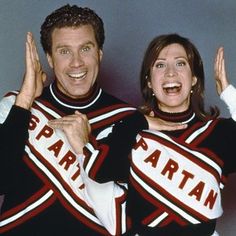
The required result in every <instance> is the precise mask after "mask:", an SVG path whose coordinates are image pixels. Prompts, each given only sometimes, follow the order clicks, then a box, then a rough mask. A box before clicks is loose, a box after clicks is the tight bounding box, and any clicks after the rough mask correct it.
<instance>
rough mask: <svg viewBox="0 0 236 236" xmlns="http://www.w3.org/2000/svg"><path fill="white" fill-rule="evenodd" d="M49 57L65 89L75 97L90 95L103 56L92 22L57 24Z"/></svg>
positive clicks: (58, 83) (67, 93)
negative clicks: (74, 24)
mask: <svg viewBox="0 0 236 236" xmlns="http://www.w3.org/2000/svg"><path fill="white" fill-rule="evenodd" d="M47 59H48V62H49V65H50V67H51V68H52V69H53V70H54V73H55V75H56V83H57V86H58V88H59V90H60V91H61V92H62V93H64V94H65V95H67V96H69V97H71V98H74V99H79V98H83V97H86V96H87V95H88V94H89V92H90V90H91V88H92V86H93V85H94V83H95V81H96V79H97V75H98V71H99V66H100V62H101V59H102V51H101V50H100V49H99V48H98V45H97V41H96V39H95V35H94V31H93V28H92V26H90V25H84V26H80V27H73V28H72V27H65V28H56V29H55V30H54V31H53V33H52V55H49V54H47Z"/></svg>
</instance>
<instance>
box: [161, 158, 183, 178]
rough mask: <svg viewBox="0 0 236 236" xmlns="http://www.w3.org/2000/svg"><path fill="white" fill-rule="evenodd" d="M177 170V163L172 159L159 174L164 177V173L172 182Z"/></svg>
mask: <svg viewBox="0 0 236 236" xmlns="http://www.w3.org/2000/svg"><path fill="white" fill-rule="evenodd" d="M178 169H179V165H178V163H177V162H176V161H174V160H172V159H169V160H168V162H167V163H166V165H165V167H164V169H163V170H162V172H161V174H162V175H164V176H165V175H166V173H168V176H167V178H168V179H169V180H172V178H173V175H174V173H176V172H177V171H178Z"/></svg>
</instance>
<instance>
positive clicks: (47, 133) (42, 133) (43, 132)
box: [36, 125, 53, 140]
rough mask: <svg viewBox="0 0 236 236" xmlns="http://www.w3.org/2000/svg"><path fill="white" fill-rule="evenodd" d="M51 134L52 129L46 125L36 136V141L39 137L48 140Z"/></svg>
mask: <svg viewBox="0 0 236 236" xmlns="http://www.w3.org/2000/svg"><path fill="white" fill-rule="evenodd" d="M52 134H53V129H52V128H50V127H49V126H48V125H45V126H44V127H43V128H42V130H41V131H40V132H39V133H38V135H37V136H36V139H37V140H39V139H40V138H41V137H45V138H49V137H51V136H52Z"/></svg>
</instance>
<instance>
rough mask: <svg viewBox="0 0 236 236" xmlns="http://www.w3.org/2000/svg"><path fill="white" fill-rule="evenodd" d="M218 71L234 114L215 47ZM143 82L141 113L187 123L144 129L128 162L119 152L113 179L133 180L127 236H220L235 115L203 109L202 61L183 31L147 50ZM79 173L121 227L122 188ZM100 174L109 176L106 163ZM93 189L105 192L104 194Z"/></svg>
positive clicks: (101, 210)
mask: <svg viewBox="0 0 236 236" xmlns="http://www.w3.org/2000/svg"><path fill="white" fill-rule="evenodd" d="M215 76H216V85H217V92H218V94H220V96H221V98H222V99H223V100H224V101H225V102H226V104H227V105H228V106H229V109H230V112H231V115H232V117H233V118H234V117H235V115H236V114H234V111H236V103H235V101H236V90H235V89H234V88H233V87H232V86H231V85H229V83H228V81H227V78H226V73H225V66H224V57H223V48H220V49H219V50H218V52H217V56H216V60H215ZM140 79H141V80H140V82H141V91H142V95H143V98H144V102H145V104H144V106H142V107H141V109H140V110H141V111H142V112H143V113H144V114H146V115H150V114H151V115H153V116H154V117H158V118H160V119H162V121H163V122H164V123H165V122H166V123H168V122H175V123H178V124H185V125H186V127H185V128H184V129H182V130H175V131H162V132H160V131H154V130H144V131H142V132H140V133H139V135H138V136H137V139H136V144H135V145H134V147H133V149H132V152H131V156H130V160H127V159H125V158H123V159H122V157H121V158H120V159H119V160H118V161H117V162H116V165H117V169H118V170H122V171H120V172H121V174H120V178H119V177H118V176H116V177H115V178H113V179H112V177H111V179H110V180H117V179H120V180H123V181H128V180H127V179H129V181H128V183H129V187H128V195H127V198H126V199H127V201H126V206H127V216H128V218H129V217H130V219H131V222H132V223H131V225H132V227H131V230H129V231H128V232H126V235H141V236H149V235H158V236H173V235H174V236H195V235H198V236H210V235H217V233H216V232H215V226H216V220H217V218H218V217H220V216H221V215H222V207H221V189H222V188H223V187H224V184H225V180H226V178H227V176H228V175H229V174H230V173H232V172H235V171H236V164H235V161H234V159H233V158H232V155H231V153H234V144H235V138H236V123H235V121H234V119H232V118H230V119H222V118H219V110H218V109H217V108H216V107H215V108H213V107H211V108H210V110H209V112H207V111H206V110H205V107H204V80H205V78H204V70H203V63H202V59H201V57H200V54H199V52H198V50H197V49H196V47H195V46H194V45H193V44H192V43H191V42H190V41H189V40H188V39H187V38H184V37H181V36H179V35H177V34H169V35H161V36H158V37H156V38H154V39H153V41H152V42H151V43H150V44H149V46H148V48H147V51H146V53H145V56H144V59H143V64H142V69H141V76H140ZM222 140H227V142H224V143H222ZM121 141H122V137H121ZM115 151H118V150H115ZM115 151H114V150H112V148H111V150H109V152H110V153H112V152H113V153H114V152H115ZM110 160H112V159H110ZM113 161H114V160H113ZM128 161H130V163H129V165H130V169H129V171H128V173H124V172H125V170H124V169H122V166H124V162H126V163H127V162H128ZM81 171H82V176H83V178H84V182H85V194H86V196H87V201H88V202H89V205H90V206H91V207H93V209H94V210H95V212H96V214H97V216H98V217H99V219H100V220H101V221H102V222H103V224H104V225H105V226H106V227H107V228H108V230H109V231H110V232H115V230H113V229H117V228H118V225H117V224H116V223H117V222H120V221H118V220H117V219H114V218H112V216H114V214H112V213H111V212H112V211H114V209H117V208H118V209H119V207H117V206H118V205H117V202H118V201H111V196H112V195H113V196H115V193H116V191H117V185H113V184H112V182H109V183H107V184H103V185H99V184H96V183H95V182H93V181H92V180H91V179H89V178H87V175H86V174H85V173H84V171H83V169H81ZM102 171H103V173H105V171H104V170H103V169H102V168H100V172H102ZM124 176H127V179H125V177H124ZM118 184H119V183H118ZM114 186H116V187H114ZM104 187H106V194H104V192H105V190H104V191H103V189H104ZM93 189H100V191H101V194H100V195H99V197H98V196H97V195H96V194H93ZM97 192H98V191H96V193H97ZM109 198H110V199H109ZM114 198H115V197H114ZM122 203H123V201H122ZM108 204H110V205H109V207H105V206H106V205H108ZM114 235H119V234H117V233H116V234H114Z"/></svg>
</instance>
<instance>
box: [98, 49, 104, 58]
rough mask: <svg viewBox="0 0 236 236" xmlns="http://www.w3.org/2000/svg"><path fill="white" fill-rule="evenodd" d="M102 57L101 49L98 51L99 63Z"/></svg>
mask: <svg viewBox="0 0 236 236" xmlns="http://www.w3.org/2000/svg"><path fill="white" fill-rule="evenodd" d="M102 56H103V51H102V50H101V49H99V59H100V61H101V60H102Z"/></svg>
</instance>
